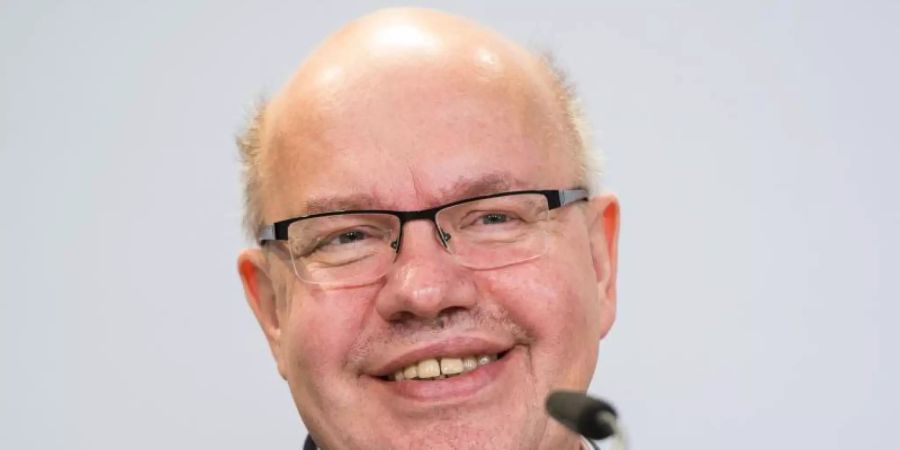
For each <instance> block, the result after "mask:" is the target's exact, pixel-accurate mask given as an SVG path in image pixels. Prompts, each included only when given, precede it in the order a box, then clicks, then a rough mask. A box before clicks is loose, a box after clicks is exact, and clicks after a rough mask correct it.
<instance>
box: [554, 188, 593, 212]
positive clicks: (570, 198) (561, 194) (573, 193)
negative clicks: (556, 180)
mask: <svg viewBox="0 0 900 450" xmlns="http://www.w3.org/2000/svg"><path fill="white" fill-rule="evenodd" d="M557 196H558V198H559V204H558V205H553V204H551V205H549V206H550V208H551V209H553V208H559V207H560V206H566V205H568V204H570V203H574V202H577V201H579V200H587V199H588V192H587V190H585V189H561V190H559V191H557Z"/></svg>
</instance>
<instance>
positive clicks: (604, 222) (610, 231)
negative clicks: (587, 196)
mask: <svg viewBox="0 0 900 450" xmlns="http://www.w3.org/2000/svg"><path fill="white" fill-rule="evenodd" d="M589 210H590V214H589V216H588V232H589V234H590V241H591V257H592V259H593V263H594V273H595V275H596V279H597V289H598V291H599V292H598V294H599V296H600V300H601V302H602V303H603V304H602V307H603V314H602V318H603V319H602V321H603V324H602V336H605V335H606V333H607V332H608V331H609V328H610V327H611V326H612V323H613V321H614V320H615V315H616V313H615V312H616V294H617V293H616V273H617V269H618V254H619V251H618V250H619V249H618V245H619V200H618V199H617V198H616V196H615V195H614V194H611V193H603V194H600V195H597V196H594V197H592V198H591V200H590V207H589Z"/></svg>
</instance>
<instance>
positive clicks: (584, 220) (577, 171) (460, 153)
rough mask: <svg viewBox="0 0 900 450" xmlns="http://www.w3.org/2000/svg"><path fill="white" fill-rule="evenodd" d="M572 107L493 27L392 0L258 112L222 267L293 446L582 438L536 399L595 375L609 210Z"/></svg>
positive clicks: (610, 296) (606, 316)
mask: <svg viewBox="0 0 900 450" xmlns="http://www.w3.org/2000/svg"><path fill="white" fill-rule="evenodd" d="M573 101H574V100H573V99H572V98H571V94H570V93H569V91H568V90H567V88H566V86H565V85H564V83H563V82H562V80H561V79H560V77H559V75H558V73H557V72H555V71H554V70H552V68H551V67H550V65H549V64H548V63H547V61H546V60H545V59H544V58H541V57H538V56H535V55H534V54H532V53H530V52H528V51H526V50H524V49H522V48H520V47H519V46H517V45H515V44H513V43H511V42H510V41H508V40H506V39H505V38H503V37H501V36H499V35H497V34H495V33H494V32H492V31H489V30H486V29H484V28H482V27H480V26H478V25H476V24H474V23H472V22H469V21H467V20H464V19H462V18H458V17H454V16H449V15H446V14H443V13H439V12H434V11H428V10H420V9H392V10H385V11H379V12H376V13H374V14H371V15H369V16H366V17H364V18H361V19H359V20H357V21H354V22H352V23H350V24H349V25H347V26H346V27H345V28H343V29H341V30H340V31H338V32H337V33H336V34H334V35H333V36H331V37H330V38H329V39H327V40H326V41H325V42H324V43H323V44H322V45H321V46H320V47H319V48H318V49H317V50H315V51H314V52H313V54H312V55H311V56H309V57H308V59H307V60H306V61H305V62H304V63H303V64H302V65H301V66H300V68H299V69H298V71H297V73H296V74H295V75H294V76H293V77H292V78H291V80H290V81H289V82H288V83H287V85H286V86H285V87H284V88H283V90H282V91H281V92H280V93H279V94H278V95H277V96H276V97H275V98H273V100H272V101H271V102H270V103H268V104H266V105H263V107H262V108H261V110H260V114H259V115H258V116H257V117H256V118H255V120H254V122H253V124H252V125H251V126H250V127H249V128H248V131H247V133H246V134H245V135H244V136H243V137H242V139H241V140H240V146H241V150H242V156H243V158H244V162H245V165H246V167H245V168H246V171H247V172H246V177H247V186H246V187H247V202H248V204H247V223H248V225H249V226H250V227H251V229H253V230H254V232H255V237H256V239H257V240H258V241H259V242H260V244H261V247H260V248H259V249H248V250H245V251H243V252H242V253H241V255H240V257H239V259H238V267H239V272H240V276H241V279H242V281H243V284H244V290H245V294H246V297H247V300H248V302H249V304H250V307H251V308H252V309H253V312H254V314H255V315H256V318H257V319H258V321H259V324H260V325H261V327H262V329H263V332H264V333H265V336H266V338H267V340H268V343H269V346H270V347H271V351H272V354H273V355H274V357H275V361H276V363H277V367H278V371H279V373H280V374H281V376H282V377H283V378H284V379H285V380H286V381H287V383H288V386H289V387H290V391H291V394H292V396H293V398H294V402H295V403H296V405H297V409H298V410H299V412H300V415H301V417H302V419H303V422H304V423H305V424H306V426H307V428H308V429H309V432H310V435H311V438H312V439H313V440H314V441H315V444H311V443H308V445H318V447H319V448H325V449H329V450H334V449H420V448H423V449H424V448H433V449H538V448H540V449H572V450H574V449H578V448H582V447H581V446H582V445H584V442H583V440H582V439H581V438H580V437H578V436H576V435H574V434H572V433H570V432H568V431H566V430H564V429H563V428H562V427H561V426H559V425H558V424H556V423H554V422H553V421H552V420H551V419H549V418H548V416H547V415H546V413H545V412H544V408H543V404H544V400H545V397H546V396H547V394H548V393H549V392H550V391H551V390H554V389H560V388H568V389H580V390H584V389H586V388H587V386H588V384H589V382H590V380H591V377H592V374H593V372H594V367H595V364H596V357H597V351H598V345H599V341H600V339H601V338H603V337H604V336H605V335H606V333H607V331H608V330H609V328H610V326H611V325H612V322H613V319H614V317H615V301H616V283H615V276H616V239H617V233H618V220H619V218H618V205H617V201H616V199H615V197H613V196H612V195H610V194H600V195H594V196H593V197H589V194H588V193H587V191H586V188H587V187H588V186H589V184H591V181H592V180H591V174H590V173H589V171H588V168H589V164H587V162H586V161H588V159H587V149H586V148H585V146H586V143H585V139H584V136H583V133H582V132H581V130H580V125H579V123H578V120H579V118H578V117H577V111H576V109H575V108H574V107H573V105H574V103H573ZM520 191H525V192H520ZM588 197H589V198H588ZM310 442H311V441H310Z"/></svg>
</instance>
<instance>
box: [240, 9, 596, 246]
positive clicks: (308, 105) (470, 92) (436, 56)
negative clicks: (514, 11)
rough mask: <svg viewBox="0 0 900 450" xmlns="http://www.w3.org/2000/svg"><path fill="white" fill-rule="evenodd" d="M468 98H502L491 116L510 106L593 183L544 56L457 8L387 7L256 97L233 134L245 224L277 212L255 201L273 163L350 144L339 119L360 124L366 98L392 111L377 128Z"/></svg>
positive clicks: (558, 80) (569, 108) (570, 105)
mask: <svg viewBox="0 0 900 450" xmlns="http://www.w3.org/2000/svg"><path fill="white" fill-rule="evenodd" d="M468 98H479V99H488V101H489V103H488V104H491V103H490V102H493V103H492V104H495V105H501V104H502V105H504V111H505V112H504V114H502V117H498V120H504V119H506V118H509V116H512V118H514V119H515V120H516V121H517V122H516V124H517V126H519V127H521V128H523V129H525V128H527V129H529V130H531V132H534V133H536V134H537V135H538V136H539V139H540V140H541V145H543V146H545V147H547V148H548V149H549V150H552V151H556V152H565V153H566V154H567V155H569V158H570V159H571V161H572V162H573V163H574V164H573V168H574V170H575V171H576V172H577V173H576V174H575V175H574V177H575V179H577V180H578V181H579V182H580V183H581V184H583V185H585V186H590V185H591V184H593V183H591V181H592V180H591V179H590V177H591V175H590V174H591V172H592V171H591V170H590V169H591V164H590V161H589V159H588V158H589V154H588V153H587V151H586V148H585V147H586V145H587V144H586V142H585V141H586V138H585V133H584V127H583V126H582V123H581V117H580V114H579V112H578V110H577V107H576V103H575V100H574V98H573V96H572V94H571V92H570V89H569V88H568V86H567V85H566V83H565V82H564V80H563V79H562V75H561V73H560V72H559V71H558V70H556V69H555V68H554V67H553V66H552V65H551V64H550V63H549V61H548V59H547V58H546V57H543V56H538V55H535V54H533V53H531V52H529V51H527V50H525V49H523V48H522V47H520V46H518V45H517V44H515V43H513V42H511V41H509V40H508V39H506V38H505V37H503V36H501V35H499V34H497V33H495V32H494V31H492V30H489V29H486V28H484V27H482V26H480V25H478V24H476V23H474V22H472V21H469V20H466V19H463V18H460V17H457V16H452V15H448V14H444V13H441V12H437V11H432V10H425V9H408V8H402V9H387V10H382V11H378V12H375V13H373V14H370V15H368V16H365V17H362V18H360V19H357V20H355V21H353V22H351V23H349V24H348V25H346V26H345V27H344V28H342V29H340V30H339V31H337V32H336V33H335V34H333V35H332V36H331V37H329V38H328V39H327V40H326V41H325V42H323V43H322V44H321V46H320V47H318V48H317V49H316V50H315V51H314V52H313V53H312V54H311V55H310V56H309V57H308V58H307V59H306V60H305V61H304V62H303V63H302V64H301V66H300V67H299V69H298V70H297V72H296V73H295V74H294V75H293V76H292V77H291V79H290V80H289V82H288V83H287V84H286V85H285V87H284V88H283V89H282V90H281V91H280V92H279V93H278V94H277V95H276V96H275V97H274V98H273V99H272V101H271V102H270V103H268V104H263V105H261V106H260V109H259V111H258V114H257V116H256V117H255V118H254V121H253V123H251V125H250V126H249V127H248V128H247V131H246V132H245V134H244V135H243V136H241V138H240V139H239V144H240V148H241V155H242V158H243V161H244V164H245V176H246V183H247V185H246V200H247V210H246V211H247V212H246V213H247V215H246V218H245V223H246V225H247V227H248V229H249V230H248V231H250V232H251V233H255V230H256V229H257V227H258V226H259V225H261V224H262V223H263V222H264V221H272V220H276V219H277V218H276V217H268V216H271V215H272V214H277V213H275V212H272V211H271V210H270V211H268V213H267V209H266V205H264V204H263V202H262V198H264V197H266V198H267V197H269V195H270V194H273V190H277V185H278V180H277V175H275V174H274V168H275V167H284V166H285V165H291V164H303V163H304V161H307V158H302V157H301V158H298V152H305V153H304V154H305V155H309V154H316V152H323V151H326V152H327V151H328V149H331V148H335V147H338V146H341V145H349V144H348V143H347V142H346V140H345V139H343V136H345V135H346V134H347V133H346V132H344V131H342V130H343V128H345V127H347V125H348V124H354V125H353V126H354V128H355V129H356V130H358V127H359V124H360V123H361V122H362V121H363V120H365V114H366V113H367V112H371V109H372V107H373V105H379V107H380V108H382V109H384V110H385V111H386V112H387V113H388V114H389V115H391V116H395V117H393V120H390V121H386V122H385V123H381V124H380V125H381V126H380V128H379V130H380V131H384V130H385V129H387V130H388V131H389V129H403V128H406V127H408V126H409V125H410V124H412V123H415V122H416V121H417V120H420V116H419V114H418V113H416V112H415V111H416V108H414V107H411V106H410V105H409V104H410V103H413V104H414V103H416V102H417V101H418V102H427V103H428V104H431V105H434V106H435V107H439V106H440V105H442V104H445V103H447V102H451V101H457V102H458V101H465V100H464V99H468ZM419 106H421V105H419ZM473 107H474V106H473ZM480 107H482V108H483V107H484V105H481V106H480ZM497 110H498V111H500V109H499V108H498V109H497ZM464 119H465V117H458V118H457V120H464ZM485 125H486V126H487V125H489V124H485ZM379 130H373V132H372V133H373V134H378V132H379ZM382 141H383V140H382ZM354 144H356V143H354ZM374 147H377V146H374Z"/></svg>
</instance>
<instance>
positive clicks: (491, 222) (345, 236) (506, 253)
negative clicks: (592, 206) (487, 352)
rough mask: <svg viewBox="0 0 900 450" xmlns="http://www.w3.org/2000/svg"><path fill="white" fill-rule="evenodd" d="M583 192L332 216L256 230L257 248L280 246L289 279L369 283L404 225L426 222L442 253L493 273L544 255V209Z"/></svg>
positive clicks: (385, 266)
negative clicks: (291, 272)
mask: <svg viewBox="0 0 900 450" xmlns="http://www.w3.org/2000/svg"><path fill="white" fill-rule="evenodd" d="M587 198H588V193H587V191H586V190H584V189H563V190H527V191H513V192H503V193H499V194H493V195H485V196H480V197H474V198H468V199H464V200H458V201H455V202H452V203H448V204H446V205H442V206H437V207H435V208H431V209H425V210H421V211H389V210H354V211H333V212H326V213H321V214H312V215H308V216H302V217H295V218H293V219H288V220H283V221H280V222H276V223H273V224H270V225H265V226H263V227H261V228H260V230H259V235H258V236H259V243H260V245H265V244H266V243H267V242H271V241H282V242H284V244H285V247H287V252H288V254H289V255H290V261H291V264H292V266H293V269H294V273H295V274H296V275H297V277H298V278H300V279H301V280H303V281H306V282H309V283H314V284H319V285H327V286H331V287H349V286H359V285H364V284H368V283H371V282H374V281H375V280H377V279H379V278H381V277H382V276H383V275H384V274H385V273H387V271H388V270H389V269H390V267H391V265H392V264H393V263H394V260H395V259H396V257H397V254H398V253H399V251H400V243H401V241H402V238H403V225H404V224H405V223H407V222H410V221H413V220H430V221H432V222H433V223H434V225H435V235H436V238H437V240H438V241H439V242H440V244H441V246H443V248H444V250H446V251H447V252H448V253H450V254H451V255H453V257H454V259H455V260H456V262H457V263H458V264H460V265H462V266H464V267H468V268H471V269H494V268H499V267H504V266H509V265H512V264H517V263H521V262H525V261H529V260H532V259H535V258H538V257H540V256H543V255H544V254H545V253H546V252H547V246H548V241H549V239H548V233H547V222H548V220H549V218H550V210H552V209H556V208H560V207H562V206H566V205H569V204H572V203H574V202H576V201H580V200H586V199H587Z"/></svg>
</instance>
